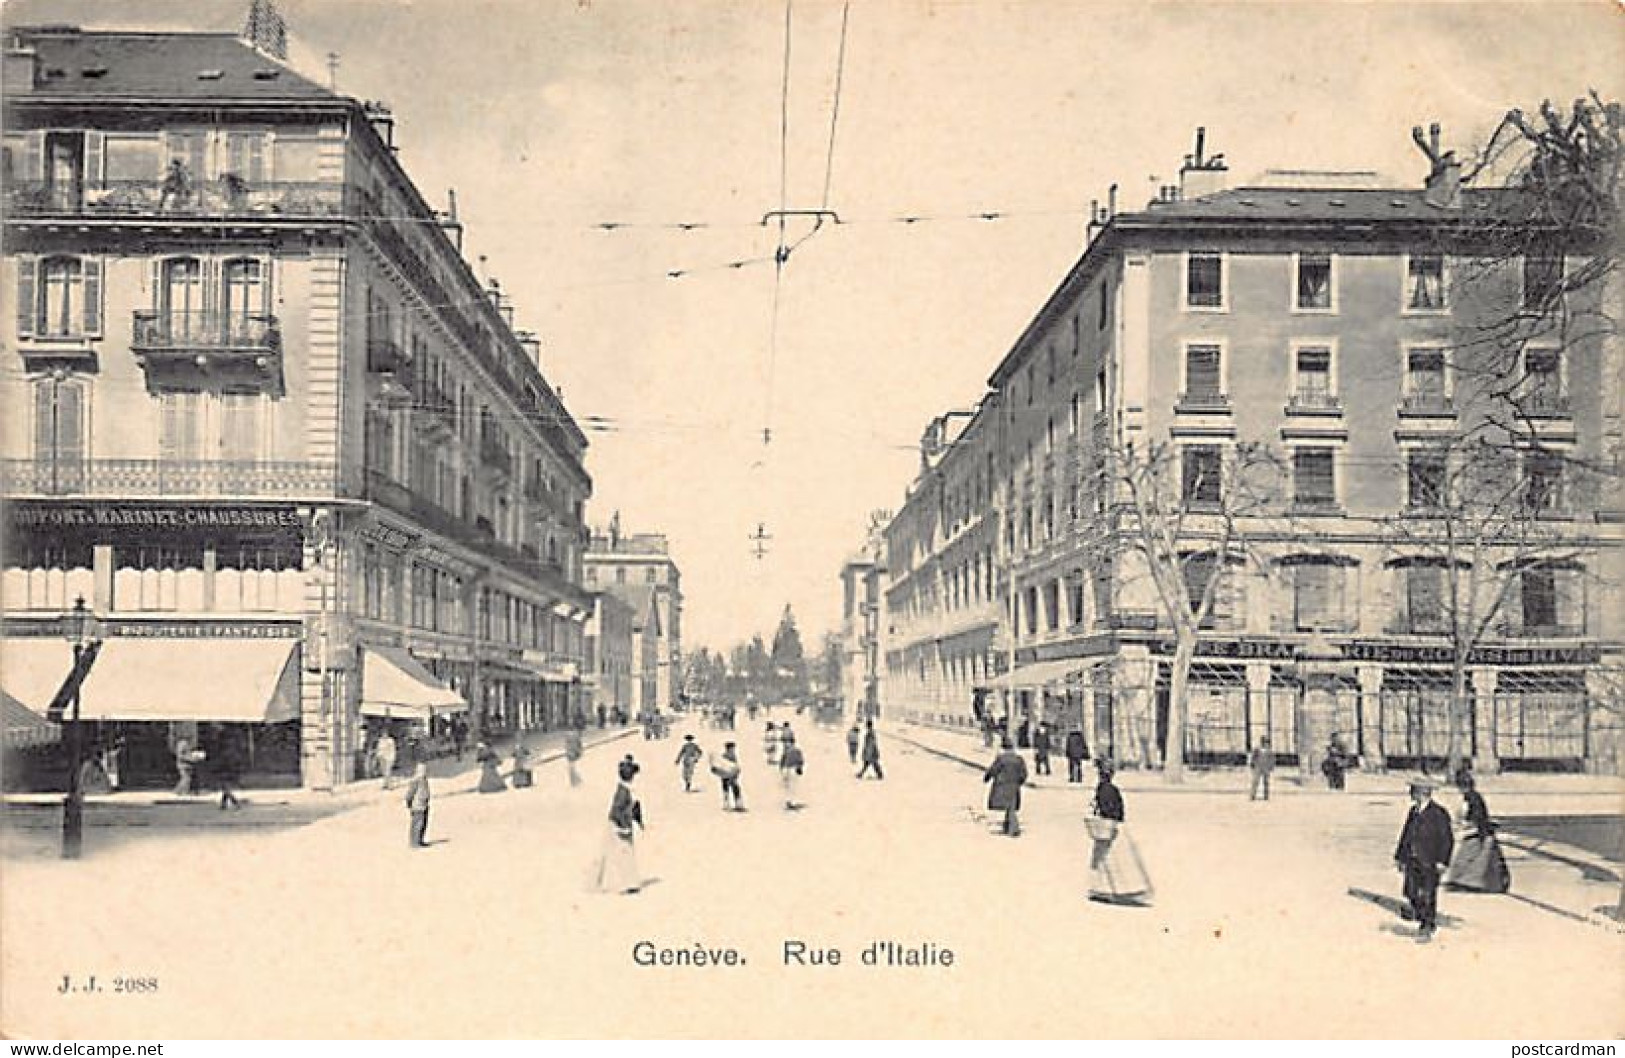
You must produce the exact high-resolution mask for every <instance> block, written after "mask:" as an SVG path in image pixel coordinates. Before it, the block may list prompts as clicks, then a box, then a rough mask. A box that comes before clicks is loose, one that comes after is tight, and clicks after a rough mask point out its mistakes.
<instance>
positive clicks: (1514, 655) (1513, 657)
mask: <svg viewBox="0 0 1625 1058" xmlns="http://www.w3.org/2000/svg"><path fill="white" fill-rule="evenodd" d="M1333 646H1334V648H1335V649H1336V650H1337V651H1338V652H1339V654H1340V655H1341V659H1340V660H1343V661H1363V662H1375V663H1379V664H1410V665H1449V664H1450V663H1451V662H1452V661H1454V659H1455V656H1456V655H1455V651H1454V650H1453V649H1451V648H1450V647H1448V646H1419V645H1415V646H1413V645H1411V644H1406V643H1347V644H1343V645H1340V646H1339V645H1336V644H1333ZM1151 652H1152V653H1153V654H1161V655H1170V654H1172V653H1173V652H1174V643H1173V641H1172V640H1166V639H1164V640H1158V641H1156V642H1154V643H1152V644H1151ZM1196 654H1197V656H1198V657H1206V658H1237V659H1242V660H1247V659H1253V660H1267V661H1298V660H1301V659H1300V658H1299V657H1298V647H1297V645H1296V644H1293V643H1289V642H1283V641H1280V640H1258V639H1203V640H1201V641H1199V642H1198V643H1197V644H1196ZM1601 656H1602V653H1601V651H1600V650H1599V649H1598V648H1597V647H1596V646H1594V645H1593V646H1550V647H1475V648H1474V649H1473V650H1472V651H1471V652H1470V653H1469V654H1468V656H1467V663H1468V664H1469V665H1591V664H1595V663H1596V662H1597V661H1598V660H1599V659H1600V658H1601Z"/></svg>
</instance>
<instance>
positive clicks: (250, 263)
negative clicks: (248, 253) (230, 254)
mask: <svg viewBox="0 0 1625 1058" xmlns="http://www.w3.org/2000/svg"><path fill="white" fill-rule="evenodd" d="M221 271H222V277H223V279H224V283H223V284H222V293H223V296H224V298H225V300H224V302H223V303H222V305H221V308H222V310H223V311H224V313H225V316H226V319H227V321H228V322H235V321H237V320H246V319H248V318H249V317H252V316H258V315H260V314H262V313H264V312H265V306H266V283H265V269H264V266H263V265H261V264H260V262H258V261H255V260H252V259H249V258H238V259H237V260H232V261H227V262H226V263H225V266H224V267H223V268H222V270H221Z"/></svg>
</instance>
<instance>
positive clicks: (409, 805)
mask: <svg viewBox="0 0 1625 1058" xmlns="http://www.w3.org/2000/svg"><path fill="white" fill-rule="evenodd" d="M431 796H432V794H431V792H430V790H429V766H428V765H427V764H425V763H424V762H423V761H418V762H417V764H416V765H415V766H414V767H413V769H412V781H411V782H410V783H408V784H407V787H406V810H407V812H408V813H410V814H411V817H412V822H411V825H410V826H409V827H408V829H407V834H406V843H407V844H408V845H409V846H411V847H412V848H414V849H426V848H428V847H429V842H428V840H427V835H428V833H429V800H430V798H431Z"/></svg>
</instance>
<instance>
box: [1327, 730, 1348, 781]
mask: <svg viewBox="0 0 1625 1058" xmlns="http://www.w3.org/2000/svg"><path fill="white" fill-rule="evenodd" d="M1348 766H1349V753H1348V750H1347V749H1344V748H1343V736H1342V734H1341V733H1340V732H1337V731H1333V732H1332V737H1331V741H1329V742H1327V743H1326V757H1325V759H1324V760H1322V761H1321V762H1320V773H1321V774H1322V775H1324V776H1326V785H1327V786H1328V787H1330V788H1331V789H1333V790H1341V789H1343V773H1344V772H1345V771H1346V770H1347V769H1348Z"/></svg>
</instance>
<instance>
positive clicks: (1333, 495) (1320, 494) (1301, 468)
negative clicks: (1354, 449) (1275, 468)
mask: <svg viewBox="0 0 1625 1058" xmlns="http://www.w3.org/2000/svg"><path fill="white" fill-rule="evenodd" d="M1335 467H1336V453H1334V452H1333V450H1332V449H1330V448H1299V449H1297V450H1296V451H1294V452H1293V453H1292V486H1293V499H1294V500H1296V501H1297V502H1298V503H1299V504H1302V505H1304V506H1309V507H1327V506H1331V505H1333V504H1335V503H1336V502H1337V481H1336V477H1335V474H1336V470H1335Z"/></svg>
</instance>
